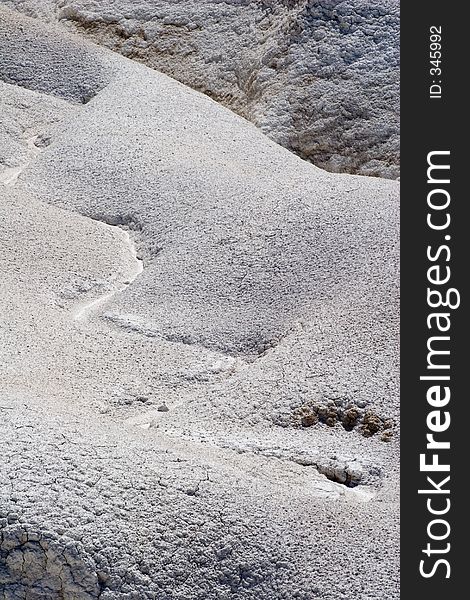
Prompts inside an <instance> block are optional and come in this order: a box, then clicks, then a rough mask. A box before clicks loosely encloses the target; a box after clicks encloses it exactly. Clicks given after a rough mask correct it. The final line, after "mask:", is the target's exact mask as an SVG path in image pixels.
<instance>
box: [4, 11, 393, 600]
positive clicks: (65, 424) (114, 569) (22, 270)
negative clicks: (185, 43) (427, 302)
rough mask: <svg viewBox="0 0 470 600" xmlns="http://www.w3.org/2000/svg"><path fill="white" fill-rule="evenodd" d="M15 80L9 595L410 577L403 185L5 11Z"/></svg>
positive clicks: (11, 91) (7, 253)
mask: <svg viewBox="0 0 470 600" xmlns="http://www.w3.org/2000/svg"><path fill="white" fill-rule="evenodd" d="M0 91H1V98H2V107H1V111H0V132H1V133H0V135H1V136H2V138H1V139H2V140H4V141H5V144H4V146H3V148H2V155H1V163H0V224H1V229H0V245H1V252H0V277H1V281H0V283H1V285H0V342H1V343H0V352H1V355H0V365H1V366H0V390H1V392H0V417H1V418H0V439H1V440H2V442H3V444H2V446H3V447H2V455H1V459H0V532H1V537H0V591H1V593H2V594H3V598H5V599H10V598H11V599H17V598H25V597H26V598H31V599H33V598H34V599H36V598H38V599H39V598H40V599H43V600H46V599H47V600H55V599H59V598H64V597H65V598H67V599H70V600H75V599H77V600H82V599H83V600H86V599H89V598H101V599H103V600H110V599H113V600H114V599H116V600H121V599H122V600H128V599H134V598H135V599H139V600H140V599H144V600H145V599H146V598H148V599H152V598H153V599H155V598H158V599H159V600H160V599H172V600H174V599H184V600H193V599H198V600H203V599H204V600H206V599H207V600H216V599H217V600H223V599H225V598H227V599H228V598H237V599H250V600H255V599H256V600H272V599H274V598H276V599H278V598H279V599H285V600H291V599H292V598H300V599H303V600H312V599H314V598H322V599H327V600H333V599H334V600H339V599H343V600H346V599H347V600H349V599H350V598H360V599H361V600H362V599H364V600H366V599H367V600H369V599H370V600H372V599H374V600H385V599H387V600H388V599H390V598H398V596H399V594H398V422H397V420H398V382H397V369H398V316H397V315H398V299H397V298H398V294H397V285H398V276H397V261H398V250H397V245H398V242H397V236H398V233H397V232H398V184H397V183H396V182H393V181H387V180H382V179H377V178H368V177H357V176H351V175H333V174H330V173H327V172H324V171H322V170H320V169H318V168H316V167H314V166H313V165H311V164H309V163H307V162H305V161H303V160H301V159H300V158H298V157H296V156H295V155H293V154H292V153H290V152H288V151H287V150H285V149H283V148H281V147H280V146H278V145H277V144H275V143H274V142H273V141H271V140H269V139H267V138H266V137H265V136H264V135H263V134H262V133H261V132H260V131H259V130H258V129H257V128H256V127H255V126H254V125H252V124H250V123H248V122H247V121H245V120H244V119H242V118H241V117H239V116H236V115H235V114H234V113H232V112H230V111H229V110H227V109H225V108H223V107H221V106H220V105H218V104H217V103H216V102H214V101H212V100H211V99H209V98H208V97H207V96H204V95H202V94H200V93H198V92H195V91H193V90H191V89H189V88H187V87H185V86H183V85H182V84H180V83H178V82H175V81H174V80H172V79H170V78H168V77H166V76H165V75H162V74H160V73H158V72H155V71H152V70H150V69H148V68H147V67H145V66H143V65H139V64H137V63H135V62H132V61H129V60H128V59H126V58H123V57H120V56H118V55H116V54H113V53H111V52H109V51H107V50H104V49H102V48H100V47H98V46H94V45H92V44H90V43H88V42H85V41H83V40H81V39H80V38H77V37H73V36H71V35H69V34H67V33H64V31H63V29H62V28H59V27H57V28H56V27H54V26H52V25H44V24H41V23H40V22H38V21H36V20H31V19H28V18H27V17H24V16H20V15H19V14H18V13H13V12H10V11H8V10H5V9H1V8H0ZM11 169H15V171H14V172H12V171H11ZM162 406H166V408H167V409H168V410H165V411H162V410H161V407H162Z"/></svg>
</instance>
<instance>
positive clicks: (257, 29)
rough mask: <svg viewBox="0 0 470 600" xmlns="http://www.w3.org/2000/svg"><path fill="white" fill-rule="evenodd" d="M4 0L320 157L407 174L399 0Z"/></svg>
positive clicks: (344, 165) (340, 165) (384, 173)
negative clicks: (403, 168)
mask: <svg viewBox="0 0 470 600" xmlns="http://www.w3.org/2000/svg"><path fill="white" fill-rule="evenodd" d="M2 1H3V4H6V5H8V6H12V7H14V8H18V9H19V10H22V11H24V12H26V14H29V15H31V16H38V17H40V18H41V19H44V20H51V21H59V22H60V23H62V24H63V25H64V26H68V27H69V28H71V29H73V30H76V31H79V32H80V33H84V34H86V35H88V36H90V37H91V38H92V39H93V40H95V41H98V42H99V43H100V44H104V45H105V46H107V47H109V48H111V49H113V50H115V51H117V52H120V53H122V54H123V55H124V56H128V57H129V58H133V59H136V60H139V61H142V62H144V63H145V64H147V65H149V66H151V67H154V68H156V69H158V70H160V71H163V72H164V73H167V74H168V75H171V76H172V77H174V78H176V79H178V80H179V81H182V82H183V83H185V84H187V85H189V86H191V87H193V88H195V89H197V90H200V91H202V92H204V93H206V94H208V95H209V96H211V97H212V98H214V99H216V100H218V101H219V102H221V103H223V104H224V105H225V106H228V107H229V108H231V109H232V110H234V111H235V112H237V113H238V114H241V115H242V116H244V117H246V118H247V119H249V120H250V121H252V122H253V123H255V124H256V125H257V126H258V127H260V128H261V129H262V130H263V131H264V132H265V133H267V134H268V135H269V136H270V137H271V138H272V139H274V140H275V141H276V142H278V143H280V144H282V145H283V146H285V147H287V148H289V149H291V150H293V151H294V152H296V153H297V154H300V156H302V157H303V158H307V159H310V160H311V161H312V162H314V164H316V165H317V166H321V167H323V168H325V169H327V170H329V171H334V172H343V171H344V172H348V173H359V174H362V175H378V176H381V177H388V178H392V179H394V178H396V177H397V176H398V169H399V167H398V163H399V2H398V0H379V1H377V0H258V1H254V0H225V1H223V2H222V1H221V0H197V1H196V0H189V1H188V0H113V1H112V2H109V1H108V2H103V0H2Z"/></svg>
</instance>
